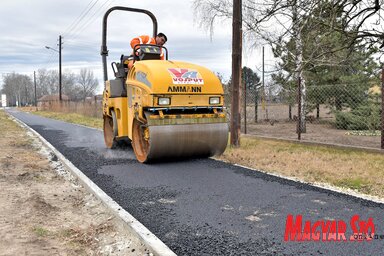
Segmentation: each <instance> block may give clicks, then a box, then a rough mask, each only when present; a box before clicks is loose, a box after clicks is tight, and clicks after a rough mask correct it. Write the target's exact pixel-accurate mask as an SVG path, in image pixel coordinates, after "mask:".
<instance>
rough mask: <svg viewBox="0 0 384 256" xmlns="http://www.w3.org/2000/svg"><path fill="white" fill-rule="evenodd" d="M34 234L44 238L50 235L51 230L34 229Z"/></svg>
mask: <svg viewBox="0 0 384 256" xmlns="http://www.w3.org/2000/svg"><path fill="white" fill-rule="evenodd" d="M33 232H34V233H35V234H36V235H37V236H39V237H44V236H48V235H49V233H50V232H49V230H47V229H45V228H43V227H34V228H33Z"/></svg>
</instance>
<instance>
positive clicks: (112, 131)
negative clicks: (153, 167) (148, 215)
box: [101, 6, 228, 162]
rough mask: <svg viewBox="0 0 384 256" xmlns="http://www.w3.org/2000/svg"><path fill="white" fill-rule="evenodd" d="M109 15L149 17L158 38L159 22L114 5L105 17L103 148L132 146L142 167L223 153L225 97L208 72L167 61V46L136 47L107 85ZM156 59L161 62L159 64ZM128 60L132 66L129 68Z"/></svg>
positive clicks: (115, 67)
mask: <svg viewBox="0 0 384 256" xmlns="http://www.w3.org/2000/svg"><path fill="white" fill-rule="evenodd" d="M113 11H127V12H137V13H143V14H146V15H148V16H149V17H150V18H151V20H152V23H153V37H156V35H157V20H156V18H155V16H154V15H153V14H152V13H151V12H149V11H147V10H143V9H136V8H129V7H120V6H117V7H112V8H111V9H109V10H108V11H107V12H106V13H105V15H104V18H103V31H102V46H101V55H102V61H103V72H104V81H105V83H104V85H105V87H104V92H103V119H104V125H103V126H104V127H103V130H104V140H105V144H106V146H107V147H108V148H111V149H113V148H116V147H118V146H119V145H121V144H125V143H131V144H132V147H133V150H134V152H135V155H136V158H137V160H138V161H140V162H149V161H152V160H156V159H163V158H180V157H191V156H192V157H196V156H212V155H217V154H221V153H222V152H223V151H224V150H225V148H226V145H227V141H228V125H227V117H226V113H225V109H224V92H223V87H222V85H221V83H220V81H219V79H218V78H217V77H216V76H215V75H214V74H213V73H212V72H211V71H210V70H208V69H206V68H204V67H202V66H199V65H195V64H191V63H187V62H181V61H170V60H168V50H167V49H166V48H165V47H159V46H157V45H148V44H141V45H136V46H135V47H134V50H136V49H140V53H139V54H138V55H137V56H136V55H131V56H124V55H122V56H121V58H120V60H119V62H112V63H111V66H112V70H113V73H114V76H115V77H114V79H112V80H108V72H107V56H108V49H107V37H106V36H107V19H108V16H109V14H110V13H111V12H113ZM128 45H129V44H128ZM129 51H130V50H129ZM160 54H164V55H165V60H160ZM130 61H133V62H134V64H133V66H132V67H131V68H129V69H128V63H129V62H130Z"/></svg>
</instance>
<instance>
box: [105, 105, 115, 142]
mask: <svg viewBox="0 0 384 256" xmlns="http://www.w3.org/2000/svg"><path fill="white" fill-rule="evenodd" d="M111 115H112V117H110V116H106V115H105V116H104V125H103V126H104V129H103V130H104V142H105V145H106V146H107V148H110V149H114V148H117V146H118V142H117V141H116V136H117V134H118V132H117V121H116V114H115V111H113V110H112V111H111Z"/></svg>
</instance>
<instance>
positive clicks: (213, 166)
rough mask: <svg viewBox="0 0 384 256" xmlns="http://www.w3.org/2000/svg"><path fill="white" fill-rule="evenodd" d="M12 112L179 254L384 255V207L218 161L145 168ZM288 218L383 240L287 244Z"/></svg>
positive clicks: (95, 134)
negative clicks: (371, 233) (367, 228)
mask: <svg viewBox="0 0 384 256" xmlns="http://www.w3.org/2000/svg"><path fill="white" fill-rule="evenodd" d="M8 113H10V114H12V115H14V116H15V117H17V118H18V119H20V120H22V121H23V122H25V123H26V124H27V125H29V126H30V127H32V128H33V129H34V130H36V131H37V132H38V133H40V134H41V135H42V136H43V137H44V138H45V139H46V140H48V141H49V142H50V143H51V144H52V145H53V146H54V147H56V148H57V149H58V150H59V151H60V152H61V153H62V154H63V155H64V156H66V157H67V158H68V159H69V160H70V161H71V162H72V163H73V164H74V165H75V166H77V167H78V168H79V169H80V170H81V171H83V173H84V174H85V175H87V176H88V177H89V178H90V179H91V180H93V182H95V183H96V184H97V185H98V186H99V187H100V188H101V189H103V190H104V191H105V192H106V193H107V194H108V195H109V196H111V197H112V198H113V199H114V200H115V201H116V202H118V203H119V204H120V205H121V206H122V207H123V208H124V209H126V210H127V211H128V212H130V213H131V214H132V215H133V216H134V217H135V218H136V219H138V220H139V221H140V222H141V223H143V224H144V225H145V226H146V227H147V228H148V229H149V230H151V231H152V232H153V233H154V234H155V235H156V236H158V237H159V238H160V239H161V240H162V241H163V242H164V243H165V244H166V245H168V246H169V247H170V248H171V249H172V250H173V251H174V252H175V253H176V254H178V255H384V220H383V217H384V214H383V213H384V205H382V204H377V203H373V202H370V201H366V200H362V199H357V198H354V197H350V196H345V195H341V194H338V193H335V192H330V191H327V190H323V189H319V188H315V187H312V186H309V185H305V184H300V183H296V182H292V181H287V180H284V179H280V178H276V177H273V176H269V175H266V174H263V173H261V172H257V171H252V170H248V169H245V168H241V167H236V166H232V165H229V164H226V163H222V162H218V161H215V160H212V159H192V160H183V161H175V162H163V163H154V164H140V163H139V162H137V161H136V160H135V157H134V154H133V151H132V149H131V148H130V147H127V148H125V149H123V150H121V149H120V150H109V149H106V148H105V146H104V141H103V134H102V132H101V131H99V130H95V129H90V128H85V127H81V126H77V125H72V124H68V123H65V122H61V121H55V120H51V119H47V118H43V117H38V116H34V115H30V114H27V113H22V112H17V111H16V110H13V109H10V110H8ZM164 150H166V149H164ZM255 154H256V152H255ZM362 171H364V170H362ZM288 214H293V215H294V216H296V215H299V214H300V215H302V216H303V220H309V221H311V222H312V223H314V222H315V221H317V220H320V219H325V220H343V221H344V222H345V223H346V224H347V231H346V237H347V239H349V236H350V235H352V233H353V232H352V229H351V225H350V220H351V217H352V216H353V215H356V214H358V215H359V216H360V219H361V220H367V219H368V218H369V217H372V218H373V222H374V225H375V233H376V234H377V235H379V237H378V239H375V240H373V241H370V242H367V241H362V242H352V241H346V242H343V241H341V242H335V241H331V242H322V241H320V242H315V241H309V242H308V241H306V242H297V241H289V242H285V241H284V232H285V224H286V219H287V215H288ZM303 222H304V221H303ZM303 225H304V224H303ZM380 235H382V236H381V237H380Z"/></svg>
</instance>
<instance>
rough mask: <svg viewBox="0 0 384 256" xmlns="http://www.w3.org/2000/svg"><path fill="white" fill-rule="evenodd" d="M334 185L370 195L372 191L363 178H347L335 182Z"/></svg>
mask: <svg viewBox="0 0 384 256" xmlns="http://www.w3.org/2000/svg"><path fill="white" fill-rule="evenodd" d="M334 185H336V186H338V187H345V188H350V189H354V190H358V191H360V192H363V193H369V192H370V191H371V185H370V184H369V183H368V182H367V181H365V180H363V179H362V178H345V179H341V180H338V181H336V182H334Z"/></svg>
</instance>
